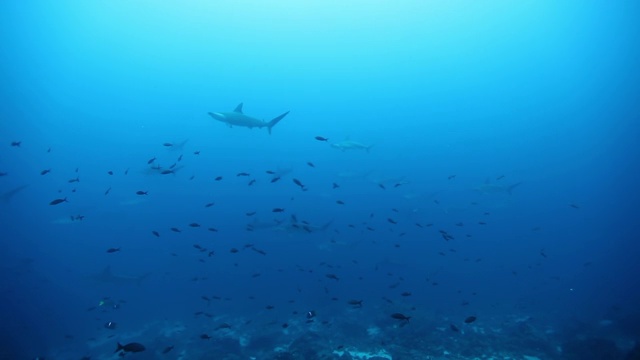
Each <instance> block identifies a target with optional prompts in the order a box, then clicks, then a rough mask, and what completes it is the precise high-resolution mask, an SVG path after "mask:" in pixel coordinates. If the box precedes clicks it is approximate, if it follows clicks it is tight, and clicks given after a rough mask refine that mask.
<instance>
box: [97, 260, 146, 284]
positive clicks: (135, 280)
mask: <svg viewBox="0 0 640 360" xmlns="http://www.w3.org/2000/svg"><path fill="white" fill-rule="evenodd" d="M149 275H151V273H146V274H143V275H140V276H132V275H123V274H114V273H113V272H112V271H111V266H110V265H108V266H107V267H105V268H104V270H102V272H101V273H99V274H95V275H93V276H91V277H90V278H91V279H92V280H95V281H97V282H99V283H103V284H116V285H123V284H135V285H138V286H140V285H141V284H142V281H144V279H146V278H147V277H148V276H149Z"/></svg>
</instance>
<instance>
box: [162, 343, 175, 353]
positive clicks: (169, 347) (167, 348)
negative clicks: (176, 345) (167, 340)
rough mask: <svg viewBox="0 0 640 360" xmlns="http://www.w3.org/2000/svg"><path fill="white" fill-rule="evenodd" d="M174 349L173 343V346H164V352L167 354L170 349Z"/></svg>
mask: <svg viewBox="0 0 640 360" xmlns="http://www.w3.org/2000/svg"><path fill="white" fill-rule="evenodd" d="M171 350H173V345H171V346H167V347H166V348H164V350H162V353H163V354H167V353H169V351H171Z"/></svg>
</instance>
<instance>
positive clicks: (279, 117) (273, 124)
mask: <svg viewBox="0 0 640 360" xmlns="http://www.w3.org/2000/svg"><path fill="white" fill-rule="evenodd" d="M287 114H289V112H288V111H287V112H286V113H284V114H282V115H280V116H278V117H276V118H274V119H273V120H271V121H269V123H268V124H267V129H269V135H271V128H272V127H274V126H276V124H277V123H278V122H280V120H282V119H283V118H284V117H285V116H287Z"/></svg>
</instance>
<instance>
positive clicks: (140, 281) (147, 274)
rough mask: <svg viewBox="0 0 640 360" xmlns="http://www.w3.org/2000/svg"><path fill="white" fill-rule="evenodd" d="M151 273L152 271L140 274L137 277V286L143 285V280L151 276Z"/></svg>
mask: <svg viewBox="0 0 640 360" xmlns="http://www.w3.org/2000/svg"><path fill="white" fill-rule="evenodd" d="M149 275H151V273H145V274H143V275H142V276H140V277H139V278H137V279H136V285H137V286H141V285H142V282H143V281H144V280H145V279H146V278H148V277H149Z"/></svg>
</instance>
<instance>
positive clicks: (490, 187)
mask: <svg viewBox="0 0 640 360" xmlns="http://www.w3.org/2000/svg"><path fill="white" fill-rule="evenodd" d="M520 184H522V182H517V183H515V184H511V185H499V184H492V183H490V182H489V181H488V180H487V181H486V182H485V183H484V184H482V185H480V186H477V187H475V188H474V190H476V191H479V192H481V193H483V194H508V195H511V191H513V189H515V188H516V187H517V186H520Z"/></svg>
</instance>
